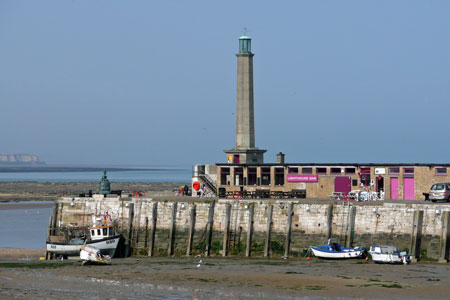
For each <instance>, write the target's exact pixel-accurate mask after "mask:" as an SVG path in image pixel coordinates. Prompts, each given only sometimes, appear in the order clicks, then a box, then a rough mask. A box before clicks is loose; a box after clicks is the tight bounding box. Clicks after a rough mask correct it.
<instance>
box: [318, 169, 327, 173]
mask: <svg viewBox="0 0 450 300" xmlns="http://www.w3.org/2000/svg"><path fill="white" fill-rule="evenodd" d="M316 174H327V168H316Z"/></svg>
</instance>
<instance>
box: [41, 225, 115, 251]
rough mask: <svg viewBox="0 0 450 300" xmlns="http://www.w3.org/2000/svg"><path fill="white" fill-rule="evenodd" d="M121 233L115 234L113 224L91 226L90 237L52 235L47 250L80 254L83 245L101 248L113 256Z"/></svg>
mask: <svg viewBox="0 0 450 300" xmlns="http://www.w3.org/2000/svg"><path fill="white" fill-rule="evenodd" d="M119 240H120V234H115V231H114V226H113V225H99V226H92V227H89V238H76V239H70V240H67V239H66V238H65V237H64V236H50V237H49V240H48V241H47V252H49V253H53V254H56V255H58V256H59V255H61V256H78V255H79V254H80V250H81V247H82V246H83V245H88V246H92V247H94V248H97V249H98V250H100V252H101V253H102V254H103V255H109V256H110V257H113V256H114V254H115V253H116V248H117V245H118V244H119Z"/></svg>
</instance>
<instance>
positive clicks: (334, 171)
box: [330, 168, 341, 174]
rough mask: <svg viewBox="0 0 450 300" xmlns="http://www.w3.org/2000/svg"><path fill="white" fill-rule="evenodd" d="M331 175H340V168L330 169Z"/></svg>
mask: <svg viewBox="0 0 450 300" xmlns="http://www.w3.org/2000/svg"><path fill="white" fill-rule="evenodd" d="M330 172H331V174H341V168H331V169H330Z"/></svg>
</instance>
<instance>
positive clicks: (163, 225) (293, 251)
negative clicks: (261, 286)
mask: <svg viewBox="0 0 450 300" xmlns="http://www.w3.org/2000/svg"><path fill="white" fill-rule="evenodd" d="M213 201H214V203H215V205H214V214H213V226H212V229H213V230H212V233H211V239H209V235H208V228H209V226H208V225H209V224H208V215H209V212H210V207H211V205H212V202H213ZM290 203H292V204H293V211H292V212H293V215H292V223H291V237H290V241H291V243H290V249H289V250H290V256H294V257H295V256H301V255H304V253H305V251H306V250H307V249H308V248H309V247H310V246H314V245H321V244H325V243H326V242H327V240H328V238H329V237H331V239H332V240H333V241H337V242H339V243H340V244H341V245H343V246H345V245H346V244H349V245H351V246H365V247H368V246H370V245H372V244H388V245H395V246H397V247H398V248H399V249H410V247H411V240H412V232H413V231H412V228H413V215H414V211H423V212H424V214H423V224H422V227H421V234H422V238H421V245H420V247H421V253H422V254H423V255H424V256H427V257H429V258H433V259H437V258H439V256H440V242H441V235H442V231H443V216H444V212H445V211H450V206H449V205H447V204H445V203H442V204H421V203H392V202H372V203H370V202H364V203H350V204H349V203H342V202H337V201H325V200H300V201H299V200H295V201H294V200H259V199H258V200H253V201H252V200H229V199H198V198H190V197H173V198H162V197H161V198H119V197H117V198H109V197H108V198H103V197H98V196H94V197H93V198H80V197H74V198H72V197H63V198H60V199H58V201H57V202H56V204H57V205H58V210H59V213H58V216H57V218H58V225H59V227H60V228H64V227H66V228H68V227H70V228H73V227H76V226H78V227H83V226H91V225H92V224H93V221H94V220H96V221H97V222H103V220H104V219H105V216H106V219H107V221H108V222H109V216H110V218H111V220H112V221H113V223H114V224H115V225H116V228H117V230H118V231H119V232H121V233H122V235H123V236H124V237H125V240H127V239H128V240H129V241H130V245H131V248H132V253H133V254H135V255H148V253H149V247H150V245H151V244H152V242H153V245H154V255H165V256H166V255H168V254H169V245H170V237H171V228H172V226H173V224H172V223H173V220H172V214H173V210H174V209H176V212H175V220H174V223H175V224H174V228H175V231H174V233H172V235H173V236H174V238H173V245H174V246H173V254H174V255H176V256H183V255H186V251H187V248H188V236H189V228H190V223H191V219H190V218H191V217H190V216H191V209H192V207H193V206H195V209H196V215H195V227H194V228H195V230H194V234H193V243H192V255H199V254H204V253H205V250H206V248H207V246H208V244H210V247H209V249H210V254H211V255H222V254H223V245H224V238H225V236H226V232H225V228H226V224H227V219H226V206H227V205H231V214H230V220H229V224H230V225H229V234H228V240H229V248H228V251H229V255H245V253H246V247H247V238H248V234H249V217H250V214H249V211H250V207H251V206H253V207H254V214H253V223H252V228H253V233H252V244H251V245H250V246H251V250H252V251H251V253H252V254H251V255H252V256H262V255H263V254H264V245H265V243H266V237H267V228H268V227H267V222H268V211H269V207H270V206H273V215H272V225H271V232H272V233H271V245H270V246H271V255H272V256H283V255H284V251H285V250H286V245H287V244H286V238H287V237H286V233H287V226H288V213H289V204H290ZM154 205H157V209H156V213H157V214H156V229H155V239H154V241H152V237H151V231H152V219H153V207H154ZM131 207H132V208H133V212H134V217H133V219H132V220H130V219H129V214H130V208H131ZM353 209H354V210H355V214H354V221H352V217H351V215H350V212H351V210H353ZM330 212H331V215H329V214H330ZM130 221H131V222H132V234H131V238H129V237H128V228H129V225H130Z"/></svg>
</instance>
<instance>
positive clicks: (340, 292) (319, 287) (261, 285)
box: [0, 257, 450, 300]
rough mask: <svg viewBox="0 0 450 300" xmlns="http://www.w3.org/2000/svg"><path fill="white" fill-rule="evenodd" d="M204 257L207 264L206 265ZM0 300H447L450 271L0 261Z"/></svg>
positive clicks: (222, 262) (213, 262) (242, 262)
mask: <svg viewBox="0 0 450 300" xmlns="http://www.w3.org/2000/svg"><path fill="white" fill-rule="evenodd" d="M200 259H201V260H202V261H201V262H200V263H199V261H200ZM0 278H1V280H0V298H1V299H43V298H45V299H235V300H237V299H448V294H449V293H450V284H449V283H450V268H448V266H446V265H437V264H414V265H408V266H403V265H395V266H392V265H377V264H374V263H372V262H365V261H362V260H352V261H324V260H316V259H313V260H310V261H308V260H304V259H302V260H275V259H244V258H234V259H230V258H227V259H222V258H148V257H146V258H126V259H114V260H113V265H111V266H81V264H80V262H79V261H62V262H61V261H45V262H19V261H10V262H5V260H3V261H2V262H0Z"/></svg>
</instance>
